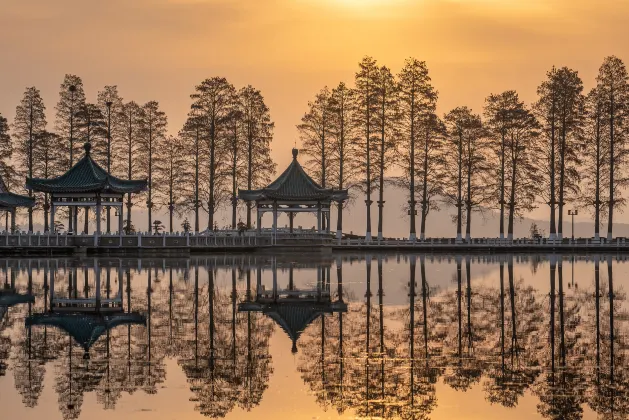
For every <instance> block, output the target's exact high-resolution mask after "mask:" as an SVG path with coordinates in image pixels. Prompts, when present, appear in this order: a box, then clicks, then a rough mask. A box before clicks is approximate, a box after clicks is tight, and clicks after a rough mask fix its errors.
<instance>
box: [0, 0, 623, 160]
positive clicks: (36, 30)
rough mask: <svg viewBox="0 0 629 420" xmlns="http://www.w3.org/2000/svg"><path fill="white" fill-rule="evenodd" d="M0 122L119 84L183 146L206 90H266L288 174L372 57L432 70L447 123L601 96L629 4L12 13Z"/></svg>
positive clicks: (261, 1) (88, 7)
mask: <svg viewBox="0 0 629 420" xmlns="http://www.w3.org/2000/svg"><path fill="white" fill-rule="evenodd" d="M0 5H1V6H2V9H1V10H2V12H1V13H0V51H1V52H2V58H1V59H0V75H1V77H0V92H2V95H0V113H2V114H3V115H5V116H7V117H8V118H9V120H12V119H13V114H14V110H15V106H16V105H17V103H18V101H19V99H20V97H21V95H22V93H23V91H24V88H25V87H26V86H31V85H35V86H37V87H38V88H39V89H40V90H41V91H42V94H43V96H44V100H45V101H46V104H47V106H48V110H49V112H50V118H49V119H50V121H52V120H53V108H54V105H55V103H56V101H57V95H58V90H59V84H60V83H61V81H62V79H63V75H64V74H65V73H74V74H77V75H80V76H81V77H82V78H83V81H84V84H85V88H86V93H87V95H88V98H89V99H91V100H95V96H96V92H97V91H98V90H99V89H101V88H102V86H104V85H106V84H117V85H118V87H119V90H120V92H121V95H122V96H123V97H124V98H125V99H134V100H136V101H138V102H146V101H148V100H153V99H154V100H157V101H159V102H160V104H161V106H162V107H163V109H164V110H165V111H166V113H167V115H168V118H169V122H170V131H171V132H173V133H176V132H177V131H178V130H179V128H180V126H181V124H182V123H183V121H184V119H185V116H186V112H187V110H188V107H189V103H190V101H189V94H190V93H191V92H192V91H193V88H194V85H195V84H197V83H199V82H200V81H201V80H203V79H204V78H207V77H212V76H225V77H227V78H228V79H229V80H230V81H231V82H232V83H233V84H234V85H236V86H237V87H240V86H243V85H246V84H252V85H253V86H255V87H256V88H258V89H260V90H261V91H262V92H263V94H264V96H265V98H266V100H267V103H268V105H269V106H270V108H271V113H272V117H273V119H274V121H275V123H276V130H275V140H274V142H273V157H274V158H275V160H276V161H277V162H278V164H279V168H278V169H280V170H281V168H282V167H283V166H284V164H286V163H287V162H288V161H289V160H290V151H289V150H288V149H289V148H290V147H292V145H293V142H294V140H295V138H296V129H295V124H297V123H298V122H299V119H300V117H301V115H302V114H303V113H304V111H305V109H306V104H307V102H308V100H309V99H311V98H312V97H313V96H314V94H315V93H316V92H317V91H318V90H319V89H320V88H321V87H323V86H324V85H329V86H334V85H336V84H337V83H338V82H340V81H346V82H352V80H353V77H354V73H355V71H356V68H357V63H358V62H359V61H360V59H361V58H362V57H363V56H364V55H367V54H368V55H372V56H373V57H374V58H376V59H377V60H378V62H379V63H380V64H386V65H387V66H389V67H391V68H392V69H393V71H395V72H397V71H398V70H399V69H400V67H401V66H402V64H403V62H404V60H405V59H406V58H407V57H409V56H413V57H416V58H418V59H420V60H425V61H426V62H427V63H428V66H429V68H430V71H431V75H432V78H433V81H434V84H435V86H436V88H437V89H438V90H439V92H440V101H439V110H440V112H446V111H447V110H449V109H451V108H452V107H455V106H458V105H468V106H470V107H472V108H473V109H474V110H475V111H478V112H480V111H481V107H482V104H483V101H484V98H485V97H486V96H487V95H488V94H489V93H492V92H500V91H502V90H505V89H516V90H517V91H518V92H519V93H520V96H521V97H522V98H523V99H524V100H525V101H527V102H530V101H532V100H534V99H535V90H536V87H537V86H538V84H539V83H540V81H541V80H542V79H543V78H544V74H545V72H546V71H547V70H548V69H550V67H551V66H552V65H557V66H563V65H567V66H570V67H573V68H575V69H577V70H579V73H580V75H581V77H582V78H583V79H584V82H585V87H586V89H589V88H590V87H591V86H592V85H593V83H594V78H595V76H596V73H597V70H598V67H599V66H600V64H601V62H602V60H603V58H604V57H605V56H606V55H610V54H615V55H617V56H619V57H620V58H622V59H624V60H625V61H628V62H629V44H628V43H627V35H629V29H628V28H627V21H628V18H629V2H628V1H625V0H596V1H593V0H107V1H93V0H87V1H86V0H55V1H49V0H0Z"/></svg>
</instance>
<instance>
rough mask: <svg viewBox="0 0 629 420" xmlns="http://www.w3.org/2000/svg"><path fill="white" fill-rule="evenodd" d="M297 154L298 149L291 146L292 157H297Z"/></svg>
mask: <svg viewBox="0 0 629 420" xmlns="http://www.w3.org/2000/svg"><path fill="white" fill-rule="evenodd" d="M298 154H299V149H297V148H296V147H293V159H297V155H298Z"/></svg>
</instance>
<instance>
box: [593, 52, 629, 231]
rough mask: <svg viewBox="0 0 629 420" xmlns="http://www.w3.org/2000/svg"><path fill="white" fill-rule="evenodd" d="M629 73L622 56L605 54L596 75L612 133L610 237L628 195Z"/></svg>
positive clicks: (610, 141)
mask: <svg viewBox="0 0 629 420" xmlns="http://www.w3.org/2000/svg"><path fill="white" fill-rule="evenodd" d="M628 80H629V75H627V68H626V67H625V65H624V63H623V62H622V60H620V59H619V58H617V57H614V56H610V57H607V58H605V60H604V61H603V65H602V66H601V68H600V69H599V72H598V77H597V78H596V82H597V89H598V91H599V93H600V95H601V101H602V106H603V109H604V111H605V114H606V118H605V119H606V120H607V121H606V123H607V126H608V130H607V132H608V135H609V146H608V148H609V164H608V170H609V197H608V200H609V202H608V209H609V210H608V214H607V239H608V240H611V239H612V230H613V222H614V208H617V209H621V208H622V207H624V205H625V198H624V197H622V195H621V191H622V190H623V189H624V188H626V187H627V186H628V185H629V178H627V177H626V176H625V175H623V173H624V168H623V166H624V165H623V164H624V163H626V162H627V156H628V153H629V151H628V149H627V144H628V140H629V125H628V124H627V114H628V113H629V84H628Z"/></svg>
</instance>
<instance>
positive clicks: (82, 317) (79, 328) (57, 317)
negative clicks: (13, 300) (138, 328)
mask: <svg viewBox="0 0 629 420" xmlns="http://www.w3.org/2000/svg"><path fill="white" fill-rule="evenodd" d="M25 323H26V326H27V327H28V326H32V325H52V326H54V327H57V328H59V329H61V330H63V331H65V332H66V333H68V334H69V335H70V336H71V337H72V338H74V340H75V341H76V342H77V343H78V344H79V345H81V347H83V350H85V352H86V353H87V352H88V351H89V349H90V347H91V346H92V345H93V344H94V343H95V342H96V341H97V340H98V338H99V337H100V336H101V335H102V334H103V333H105V332H107V331H109V330H111V329H113V328H115V327H117V326H119V325H131V324H137V325H146V317H145V316H144V315H140V314H139V313H135V312H132V313H125V314H112V315H102V314H84V313H54V312H48V313H41V314H35V315H31V316H29V317H28V318H26V320H25Z"/></svg>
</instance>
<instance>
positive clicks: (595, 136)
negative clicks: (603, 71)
mask: <svg viewBox="0 0 629 420" xmlns="http://www.w3.org/2000/svg"><path fill="white" fill-rule="evenodd" d="M607 128H608V125H607V124H606V119H605V112H604V109H603V98H602V96H601V92H600V90H599V89H598V88H594V89H592V90H591V91H590V93H589V94H588V95H587V99H586V103H585V124H584V136H583V141H582V143H581V147H580V149H579V153H580V155H581V159H582V161H581V163H582V166H581V195H580V202H581V206H582V207H584V208H585V209H586V210H588V211H589V212H591V213H592V214H593V215H594V238H595V239H596V240H598V239H599V238H600V227H601V223H602V218H603V217H605V216H606V215H607V210H608V208H607V206H606V204H607V202H608V200H609V197H608V196H607V191H609V188H606V187H608V182H609V172H608V171H607V168H608V164H609V143H608V142H607V141H606V137H607Z"/></svg>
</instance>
